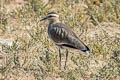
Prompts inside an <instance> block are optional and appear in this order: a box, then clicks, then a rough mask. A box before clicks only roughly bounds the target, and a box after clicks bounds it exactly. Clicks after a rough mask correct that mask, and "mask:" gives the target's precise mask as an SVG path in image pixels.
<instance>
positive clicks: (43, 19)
mask: <svg viewBox="0 0 120 80" xmlns="http://www.w3.org/2000/svg"><path fill="white" fill-rule="evenodd" d="M46 19H48V17H45V18H43V19H41V20H40V21H43V20H46Z"/></svg>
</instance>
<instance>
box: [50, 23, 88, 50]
mask: <svg viewBox="0 0 120 80" xmlns="http://www.w3.org/2000/svg"><path fill="white" fill-rule="evenodd" d="M48 35H49V36H50V38H51V39H52V41H53V42H54V43H55V44H56V45H58V46H61V47H69V48H74V49H79V50H81V51H83V52H86V51H88V50H89V48H88V47H87V46H86V45H85V44H84V43H83V42H82V41H80V40H79V38H78V37H77V36H76V34H75V33H74V32H73V31H72V30H71V29H70V28H69V27H67V26H66V25H64V24H62V23H52V24H49V27H48Z"/></svg>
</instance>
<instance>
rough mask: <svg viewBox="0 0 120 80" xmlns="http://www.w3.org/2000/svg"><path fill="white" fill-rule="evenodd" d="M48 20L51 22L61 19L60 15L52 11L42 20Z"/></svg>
mask: <svg viewBox="0 0 120 80" xmlns="http://www.w3.org/2000/svg"><path fill="white" fill-rule="evenodd" d="M44 20H48V21H49V22H55V21H59V15H58V14H57V13H55V12H50V13H48V14H47V16H46V17H45V18H43V19H41V20H40V21H44Z"/></svg>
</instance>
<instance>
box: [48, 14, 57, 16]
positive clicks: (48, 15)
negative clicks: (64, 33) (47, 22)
mask: <svg viewBox="0 0 120 80" xmlns="http://www.w3.org/2000/svg"><path fill="white" fill-rule="evenodd" d="M48 16H55V17H59V16H58V15H57V14H48Z"/></svg>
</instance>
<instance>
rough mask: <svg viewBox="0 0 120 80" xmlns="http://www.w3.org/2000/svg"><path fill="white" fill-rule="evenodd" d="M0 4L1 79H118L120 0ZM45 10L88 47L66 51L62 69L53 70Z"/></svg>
mask: <svg viewBox="0 0 120 80" xmlns="http://www.w3.org/2000/svg"><path fill="white" fill-rule="evenodd" d="M0 3H1V4H0V8H1V10H0V18H1V19H0V22H1V23H0V80H120V0H1V2H0ZM50 11H56V12H58V13H59V15H60V20H61V21H62V23H65V24H67V25H68V26H71V28H72V29H73V30H74V32H75V33H76V34H77V36H79V37H80V39H81V40H82V41H84V42H85V43H86V44H87V45H88V46H89V47H90V49H91V51H90V52H89V53H86V54H83V53H82V52H80V51H76V50H70V52H69V58H68V64H67V69H66V70H64V69H62V70H59V69H58V50H57V48H56V46H55V45H54V44H53V43H52V42H51V41H50V40H49V38H48V36H47V23H46V22H40V19H41V18H42V17H44V16H45V15H46V14H47V13H48V12H50ZM62 56H63V58H62V64H64V59H65V54H64V50H63V54H62Z"/></svg>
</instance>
